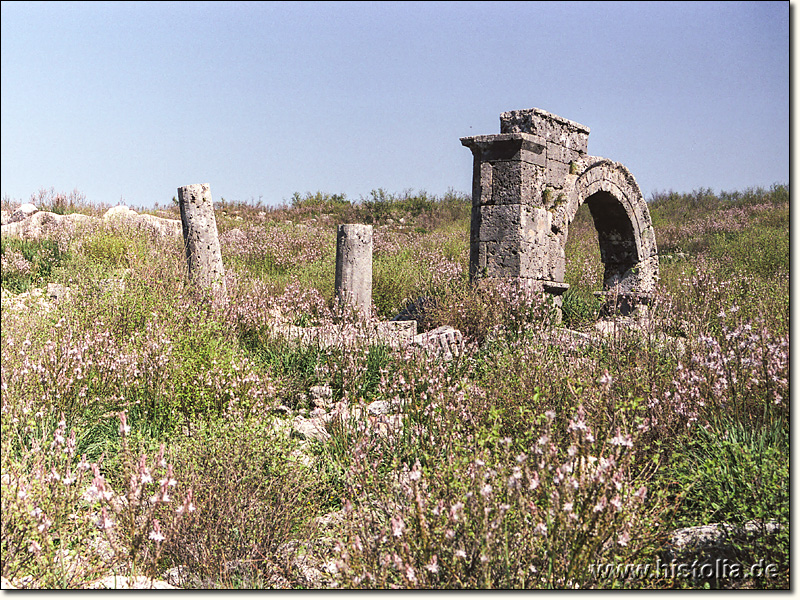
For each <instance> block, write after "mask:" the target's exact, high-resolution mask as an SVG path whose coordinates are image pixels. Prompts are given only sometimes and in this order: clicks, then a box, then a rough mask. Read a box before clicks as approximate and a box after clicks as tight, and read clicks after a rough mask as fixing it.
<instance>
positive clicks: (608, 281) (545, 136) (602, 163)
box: [461, 109, 658, 306]
mask: <svg viewBox="0 0 800 600" xmlns="http://www.w3.org/2000/svg"><path fill="white" fill-rule="evenodd" d="M500 131H501V133H500V134H499V135H484V136H474V137H468V138H462V140H461V143H462V144H464V145H465V146H467V147H468V148H470V150H472V153H473V157H474V163H473V186H472V222H471V227H470V275H471V276H472V277H503V278H514V279H517V280H520V281H521V282H522V283H523V284H524V285H525V286H526V287H528V288H529V289H540V290H543V291H546V292H549V293H551V294H553V295H554V296H556V298H557V299H558V298H560V296H561V294H563V293H564V291H566V289H567V288H568V287H569V286H568V285H567V284H566V283H564V272H565V266H566V265H565V254H564V247H565V245H566V240H567V232H568V229H569V224H570V223H571V222H572V219H573V218H574V217H575V214H576V213H577V210H578V208H579V207H580V206H581V205H582V204H584V203H586V204H587V205H588V206H589V210H590V211H591V214H592V218H593V220H594V224H595V228H596V229H597V232H598V241H599V244H600V253H601V259H602V261H603V265H604V276H603V290H604V292H605V293H607V294H609V295H613V296H614V297H615V299H618V298H619V297H620V296H621V297H623V298H624V300H625V305H626V306H632V305H636V304H637V303H640V302H647V301H648V300H649V297H650V294H651V293H652V291H653V288H654V286H655V282H656V280H657V278H658V253H657V249H656V242H655V234H654V232H653V227H652V223H651V221H650V212H649V210H648V208H647V203H646V202H645V201H644V198H643V197H642V193H641V191H640V189H639V186H638V185H637V183H636V180H635V179H634V178H633V175H632V174H631V173H630V171H628V169H626V168H625V167H624V166H623V165H621V164H620V163H615V162H613V161H611V160H608V159H605V158H600V157H593V156H589V155H587V153H586V148H587V142H588V137H589V129H588V127H585V126H583V125H580V124H578V123H575V122H573V121H569V120H567V119H563V118H561V117H558V116H556V115H552V114H550V113H547V112H545V111H542V110H539V109H529V110H521V111H511V112H507V113H503V114H502V115H500Z"/></svg>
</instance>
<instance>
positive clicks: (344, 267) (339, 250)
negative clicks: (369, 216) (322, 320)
mask: <svg viewBox="0 0 800 600" xmlns="http://www.w3.org/2000/svg"><path fill="white" fill-rule="evenodd" d="M335 286H336V298H337V299H338V300H339V302H340V303H341V304H342V305H343V306H348V305H349V306H352V307H353V308H354V309H355V311H356V312H357V313H358V314H359V315H360V316H362V317H363V318H364V319H369V317H370V315H371V312H372V225H358V224H355V225H353V224H351V225H339V227H338V229H337V232H336V283H335Z"/></svg>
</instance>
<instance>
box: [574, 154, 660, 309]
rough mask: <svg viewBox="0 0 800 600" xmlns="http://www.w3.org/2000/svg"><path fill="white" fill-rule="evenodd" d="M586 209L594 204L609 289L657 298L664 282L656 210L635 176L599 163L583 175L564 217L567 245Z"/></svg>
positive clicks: (612, 164) (609, 163) (605, 161)
mask: <svg viewBox="0 0 800 600" xmlns="http://www.w3.org/2000/svg"><path fill="white" fill-rule="evenodd" d="M582 204H587V205H588V207H589V211H590V212H591V215H592V219H593V220H594V225H595V229H596V230H597V236H598V242H599V244H600V255H601V259H602V261H603V265H604V274H603V288H604V289H605V290H613V291H616V292H623V293H640V294H649V293H651V292H652V291H653V289H654V287H655V283H656V280H657V278H658V250H657V248H656V239H655V232H654V231H653V225H652V221H651V220H650V211H649V210H648V207H647V203H646V202H645V200H644V197H643V196H642V192H641V190H640V189H639V185H638V184H637V183H636V180H635V179H634V177H633V175H632V174H631V172H630V171H629V170H628V169H627V168H626V167H625V166H624V165H622V164H620V163H617V162H614V161H611V160H608V159H597V160H595V161H593V162H592V163H591V164H590V166H589V167H588V168H586V169H585V170H584V171H583V172H582V173H581V174H580V175H578V177H577V179H576V180H575V184H574V187H573V188H572V193H571V194H570V201H569V202H568V203H567V210H566V211H565V213H564V214H563V215H562V219H563V220H562V223H561V226H562V227H563V229H564V232H565V235H564V236H563V240H562V241H563V243H564V244H566V232H567V230H568V228H569V224H570V223H571V222H572V220H573V219H574V218H575V214H576V213H577V211H578V208H579V207H580V206H581V205H582Z"/></svg>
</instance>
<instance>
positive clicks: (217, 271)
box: [178, 183, 227, 303]
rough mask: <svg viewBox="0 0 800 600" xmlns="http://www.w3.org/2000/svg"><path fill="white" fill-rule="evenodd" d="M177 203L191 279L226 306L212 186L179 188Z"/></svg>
mask: <svg viewBox="0 0 800 600" xmlns="http://www.w3.org/2000/svg"><path fill="white" fill-rule="evenodd" d="M178 204H179V206H180V209H181V224H182V226H183V242H184V245H185V246H186V262H187V264H188V267H189V278H190V279H191V280H192V281H194V282H195V283H196V284H197V285H199V286H200V287H202V288H205V289H209V290H211V293H212V295H213V297H214V299H215V301H222V302H223V303H224V302H225V301H226V300H227V289H226V286H225V267H224V266H223V264H222V251H221V250H220V246H219V236H218V235H217V220H216V218H215V217H214V203H213V202H212V201H211V187H210V186H209V184H207V183H197V184H194V185H186V186H183V187H180V188H178Z"/></svg>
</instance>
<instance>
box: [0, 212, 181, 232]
mask: <svg viewBox="0 0 800 600" xmlns="http://www.w3.org/2000/svg"><path fill="white" fill-rule="evenodd" d="M112 222H124V223H130V224H133V225H137V226H140V227H145V228H147V229H149V230H150V231H152V232H153V233H155V234H157V235H161V236H171V237H179V236H181V235H182V228H181V222H180V221H178V220H175V219H164V218H161V217H156V216H153V215H149V214H139V213H137V212H136V211H134V210H132V209H131V208H128V207H127V206H123V205H120V206H115V207H113V208H110V209H108V210H107V211H106V213H105V214H104V215H103V216H102V217H101V218H98V217H91V216H88V215H83V214H80V213H70V214H67V215H59V214H57V213H52V212H48V211H40V210H38V209H37V208H36V207H35V206H34V205H32V204H23V205H22V206H20V207H18V208H17V209H16V210H15V211H14V212H13V213H12V214H11V216H10V217H8V220H7V221H6V220H4V221H3V224H2V228H1V229H2V236H3V237H6V236H12V237H19V238H22V239H28V240H37V239H40V238H42V237H45V236H47V235H50V234H51V233H53V232H54V231H56V230H58V229H62V228H64V227H74V226H76V225H98V224H100V223H112Z"/></svg>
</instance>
